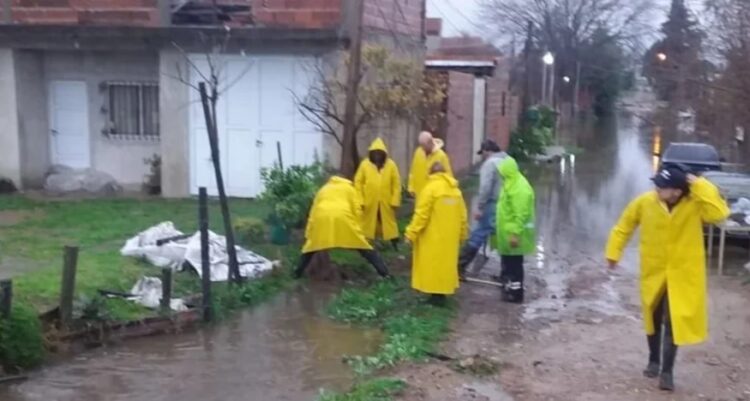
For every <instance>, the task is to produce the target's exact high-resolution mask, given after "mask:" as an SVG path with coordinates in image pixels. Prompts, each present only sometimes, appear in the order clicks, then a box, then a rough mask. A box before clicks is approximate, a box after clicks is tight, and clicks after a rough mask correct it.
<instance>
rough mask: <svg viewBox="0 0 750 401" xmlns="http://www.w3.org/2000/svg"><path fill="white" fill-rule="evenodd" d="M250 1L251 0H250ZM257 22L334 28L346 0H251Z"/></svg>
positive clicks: (268, 24)
mask: <svg viewBox="0 0 750 401" xmlns="http://www.w3.org/2000/svg"><path fill="white" fill-rule="evenodd" d="M248 1H250V0H248ZM251 1H252V11H253V16H254V19H255V23H256V24H259V25H266V26H280V27H290V28H312V29H315V28H333V27H337V26H338V25H339V23H340V21H341V18H342V15H343V13H342V8H341V5H342V1H346V0H251Z"/></svg>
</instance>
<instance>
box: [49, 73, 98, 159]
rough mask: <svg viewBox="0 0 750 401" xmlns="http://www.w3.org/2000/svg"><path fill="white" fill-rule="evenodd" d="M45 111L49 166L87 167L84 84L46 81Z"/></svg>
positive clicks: (86, 97)
mask: <svg viewBox="0 0 750 401" xmlns="http://www.w3.org/2000/svg"><path fill="white" fill-rule="evenodd" d="M49 109H50V111H49V112H50V118H49V121H50V134H51V138H50V144H51V158H52V163H53V164H62V165H65V166H68V167H73V168H87V167H90V166H91V149H90V143H89V124H88V96H87V95H86V83H85V82H81V81H52V82H50V86H49Z"/></svg>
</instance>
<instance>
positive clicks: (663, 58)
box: [656, 52, 667, 62]
mask: <svg viewBox="0 0 750 401" xmlns="http://www.w3.org/2000/svg"><path fill="white" fill-rule="evenodd" d="M656 58H657V59H658V60H659V61H661V62H665V61H667V55H666V54H665V53H662V52H659V53H656Z"/></svg>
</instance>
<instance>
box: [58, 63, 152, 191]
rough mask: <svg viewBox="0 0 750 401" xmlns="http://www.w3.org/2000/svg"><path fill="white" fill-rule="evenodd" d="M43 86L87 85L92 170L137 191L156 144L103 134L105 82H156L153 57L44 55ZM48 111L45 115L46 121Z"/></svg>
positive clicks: (105, 105) (106, 102)
mask: <svg viewBox="0 0 750 401" xmlns="http://www.w3.org/2000/svg"><path fill="white" fill-rule="evenodd" d="M43 64H44V77H45V80H46V82H51V81H57V80H62V81H65V80H68V81H84V82H86V85H87V95H88V102H89V107H88V114H89V115H88V120H89V127H90V129H89V131H90V138H91V140H90V152H91V163H92V166H91V167H93V168H95V169H97V170H99V171H103V172H106V173H108V174H110V175H112V176H113V177H114V178H115V179H116V180H117V181H118V182H120V183H121V184H123V185H125V186H126V187H128V186H130V187H137V186H138V185H139V184H141V183H142V182H143V181H144V177H145V176H146V175H147V174H148V173H149V166H148V165H147V164H145V163H144V159H146V158H150V157H152V156H153V155H155V154H160V153H161V146H160V144H159V141H158V140H149V139H133V138H130V139H113V138H110V137H107V136H106V135H105V134H104V133H103V132H102V131H103V129H104V128H105V126H106V124H107V120H108V117H107V114H106V113H105V110H104V109H105V108H106V107H107V105H108V98H107V92H106V90H104V89H103V86H102V85H103V84H104V83H106V82H107V81H129V82H158V81H159V59H158V54H156V53H140V52H116V53H115V52H62V51H60V52H45V53H44V56H43ZM46 114H47V111H46V110H45V111H44V115H45V117H46Z"/></svg>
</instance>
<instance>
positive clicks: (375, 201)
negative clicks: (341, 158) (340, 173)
mask: <svg viewBox="0 0 750 401" xmlns="http://www.w3.org/2000/svg"><path fill="white" fill-rule="evenodd" d="M373 150H382V151H383V152H385V154H386V155H388V149H387V148H386V147H385V143H384V142H383V140H382V139H380V138H377V139H375V140H374V141H373V142H372V145H370V148H369V151H370V152H372V151H373ZM354 186H355V187H356V188H357V192H359V195H360V196H361V197H362V200H363V202H364V212H363V214H362V229H363V230H364V233H365V236H366V237H367V238H370V239H374V238H375V237H376V235H377V233H378V228H380V232H381V235H382V238H383V239H384V240H386V241H388V240H392V239H396V238H398V237H399V233H398V224H397V223H396V211H395V209H396V208H398V207H399V206H401V175H400V174H399V172H398V166H396V163H395V162H394V161H393V159H391V158H390V157H388V158H386V161H385V164H384V165H383V168H382V169H380V170H378V167H377V166H376V165H375V164H374V163H373V162H371V161H370V159H369V158H365V159H364V160H362V163H360V165H359V168H358V169H357V174H356V175H355V176H354ZM378 216H380V218H379V219H380V221H378ZM378 223H380V227H378Z"/></svg>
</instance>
